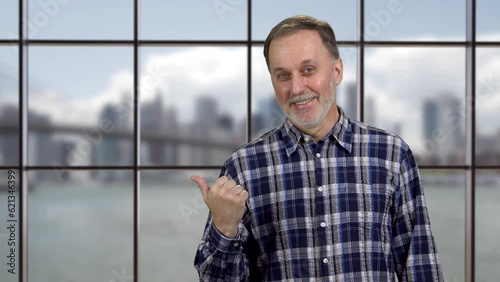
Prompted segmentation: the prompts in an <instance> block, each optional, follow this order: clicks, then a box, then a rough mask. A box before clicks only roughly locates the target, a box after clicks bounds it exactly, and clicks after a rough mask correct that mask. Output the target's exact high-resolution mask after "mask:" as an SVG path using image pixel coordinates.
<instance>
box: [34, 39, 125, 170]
mask: <svg viewBox="0 0 500 282" xmlns="http://www.w3.org/2000/svg"><path fill="white" fill-rule="evenodd" d="M132 66H133V53H132V48H129V47H32V48H30V67H29V105H28V106H29V118H28V122H29V124H28V127H29V128H28V130H29V132H28V134H29V140H28V141H29V143H28V150H29V151H28V162H29V164H30V165H50V166H56V167H60V166H66V165H131V164H132V162H133V138H132V136H133V134H132V132H133V112H134V111H133V91H132V89H133V67H132Z"/></svg>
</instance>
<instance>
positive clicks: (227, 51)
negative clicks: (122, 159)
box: [140, 46, 247, 166]
mask: <svg viewBox="0 0 500 282" xmlns="http://www.w3.org/2000/svg"><path fill="white" fill-rule="evenodd" d="M141 55H142V58H143V59H142V60H141V61H142V66H141V70H142V72H141V86H140V90H141V140H142V143H141V157H142V160H141V163H142V164H145V165H217V166H218V165H221V164H222V163H223V162H224V160H225V159H226V158H228V157H229V155H230V154H231V153H232V152H233V151H234V150H236V149H237V148H238V147H239V146H241V145H242V144H243V143H244V142H245V140H246V117H247V111H246V108H247V102H246V101H247V82H246V78H247V64H246V62H247V54H246V48H244V47H215V46H214V47H148V48H143V49H142V54H141Z"/></svg>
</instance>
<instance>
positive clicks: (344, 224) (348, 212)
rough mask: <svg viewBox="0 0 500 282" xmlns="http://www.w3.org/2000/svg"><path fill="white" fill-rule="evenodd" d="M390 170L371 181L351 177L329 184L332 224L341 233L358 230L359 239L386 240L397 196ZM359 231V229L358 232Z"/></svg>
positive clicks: (357, 237) (351, 232) (350, 232)
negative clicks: (394, 199) (388, 172)
mask: <svg viewBox="0 0 500 282" xmlns="http://www.w3.org/2000/svg"><path fill="white" fill-rule="evenodd" d="M394 187H395V186H394V184H393V177H392V175H391V174H387V173H384V174H380V176H378V175H377V177H372V179H370V181H367V180H364V179H350V180H349V181H347V182H346V183H337V184H332V185H330V193H329V196H330V204H331V209H332V211H333V214H334V216H333V218H332V220H333V222H332V223H333V225H334V226H335V228H338V229H337V230H339V231H340V232H341V233H344V234H353V233H357V236H354V237H356V239H357V240H364V241H372V242H387V241H388V238H387V236H388V235H389V233H390V232H391V231H390V230H391V227H390V226H391V218H392V216H391V212H392V205H393V198H394ZM356 231H357V232H356Z"/></svg>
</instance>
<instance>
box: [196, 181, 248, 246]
mask: <svg viewBox="0 0 500 282" xmlns="http://www.w3.org/2000/svg"><path fill="white" fill-rule="evenodd" d="M191 180H193V181H194V182H196V184H198V187H199V188H200V191H201V195H202V196H203V201H204V202H205V204H206V205H207V207H208V209H209V210H210V212H211V213H212V221H213V223H214V225H215V227H217V230H219V232H221V233H222V234H223V235H224V236H226V237H228V238H234V237H235V236H236V234H238V226H239V224H240V222H241V218H242V217H243V214H244V212H245V202H246V201H247V199H248V192H247V191H246V190H245V189H243V187H241V186H240V185H237V184H236V182H235V181H234V180H229V178H227V177H226V176H222V177H219V178H218V179H217V180H215V183H214V184H213V185H212V186H211V187H209V186H208V184H207V182H206V181H205V179H203V177H201V176H196V175H194V176H191Z"/></svg>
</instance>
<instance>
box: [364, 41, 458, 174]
mask: <svg viewBox="0 0 500 282" xmlns="http://www.w3.org/2000/svg"><path fill="white" fill-rule="evenodd" d="M387 58H391V59H390V60H388V59H387ZM365 62H366V64H365V77H366V81H365V97H366V100H365V113H366V115H365V117H366V119H365V120H366V122H367V123H368V124H371V125H374V126H376V127H380V128H383V129H386V130H390V131H392V132H394V133H396V134H398V135H400V136H401V137H403V139H404V140H405V141H406V142H407V143H408V144H409V145H410V147H411V149H412V151H413V153H414V154H415V156H416V158H417V160H418V163H419V164H420V165H463V164H464V163H465V151H466V150H465V116H466V113H465V106H466V105H465V80H464V77H465V50H464V49H462V48H441V47H440V48H407V47H401V48H399V47H398V48H368V49H367V50H366V61H365Z"/></svg>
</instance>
